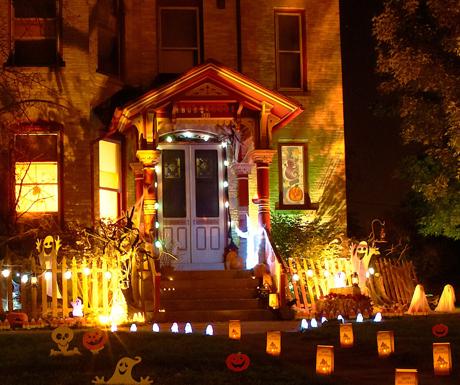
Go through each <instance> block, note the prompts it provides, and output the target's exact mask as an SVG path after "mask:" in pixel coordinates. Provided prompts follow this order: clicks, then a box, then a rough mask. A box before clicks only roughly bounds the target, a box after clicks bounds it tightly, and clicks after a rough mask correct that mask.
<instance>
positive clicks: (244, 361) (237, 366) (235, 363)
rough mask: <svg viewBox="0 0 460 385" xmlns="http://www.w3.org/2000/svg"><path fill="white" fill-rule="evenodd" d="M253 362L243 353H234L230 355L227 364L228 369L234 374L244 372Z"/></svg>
mask: <svg viewBox="0 0 460 385" xmlns="http://www.w3.org/2000/svg"><path fill="white" fill-rule="evenodd" d="M250 362H251V360H250V359H249V357H248V356H247V355H246V354H243V353H232V354H229V355H228V357H227V359H226V360H225V363H226V365H227V368H229V369H230V370H231V371H233V372H242V371H243V370H246V369H247V368H248V367H249V363H250Z"/></svg>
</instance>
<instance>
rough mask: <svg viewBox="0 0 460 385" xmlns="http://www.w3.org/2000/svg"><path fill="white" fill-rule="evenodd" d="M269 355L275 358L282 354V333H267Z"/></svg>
mask: <svg viewBox="0 0 460 385" xmlns="http://www.w3.org/2000/svg"><path fill="white" fill-rule="evenodd" d="M267 354H270V355H272V356H275V357H277V356H279V355H280V354H281V332H279V331H275V332H274V331H272V332H267Z"/></svg>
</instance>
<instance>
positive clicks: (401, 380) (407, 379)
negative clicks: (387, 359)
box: [395, 369, 418, 385]
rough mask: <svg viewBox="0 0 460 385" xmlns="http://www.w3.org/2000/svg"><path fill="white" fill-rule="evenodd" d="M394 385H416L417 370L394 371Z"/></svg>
mask: <svg viewBox="0 0 460 385" xmlns="http://www.w3.org/2000/svg"><path fill="white" fill-rule="evenodd" d="M395 385H418V375H417V369H396V372H395Z"/></svg>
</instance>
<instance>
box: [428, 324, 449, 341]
mask: <svg viewBox="0 0 460 385" xmlns="http://www.w3.org/2000/svg"><path fill="white" fill-rule="evenodd" d="M431 332H432V333H433V335H434V336H435V337H438V338H440V337H445V336H447V333H449V328H448V327H447V326H446V325H444V324H437V325H434V326H433V327H432V329H431Z"/></svg>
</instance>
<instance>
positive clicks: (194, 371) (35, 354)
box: [0, 314, 460, 385]
mask: <svg viewBox="0 0 460 385" xmlns="http://www.w3.org/2000/svg"><path fill="white" fill-rule="evenodd" d="M437 323H444V324H446V325H447V326H449V334H448V335H447V337H443V338H435V337H433V335H432V333H431V328H432V326H433V325H435V324H437ZM378 330H394V333H395V349H396V353H395V354H394V356H392V357H390V358H388V359H383V360H382V359H379V358H378V357H377V352H376V340H375V335H376V332H377V331H378ZM83 332H84V331H82V330H78V331H75V336H74V340H73V341H72V343H71V347H73V346H77V347H78V348H79V349H80V351H81V352H82V355H81V356H73V357H63V356H56V357H50V356H49V353H50V349H52V348H54V349H55V348H56V345H55V344H54V343H53V342H52V341H51V338H50V334H51V331H49V330H48V331H45V330H42V331H9V332H0V384H1V385H13V384H14V385H86V384H87V385H91V384H92V380H93V379H94V377H95V376H99V377H102V376H105V379H106V380H107V379H109V378H110V377H111V376H112V374H113V372H114V369H115V365H116V364H117V362H118V360H119V359H120V358H121V357H124V356H129V357H132V358H134V357H135V356H141V357H142V362H140V363H139V364H138V365H136V366H135V367H134V369H133V378H134V379H135V380H139V379H140V377H141V376H142V377H146V376H150V378H151V379H153V380H154V382H153V383H154V384H155V385H169V384H181V385H224V384H241V385H256V384H257V385H259V384H260V385H262V384H265V385H267V384H268V385H275V384H279V385H291V384H292V385H296V384H299V385H300V384H302V385H305V384H308V385H314V384H350V385H351V384H363V385H379V384H382V385H384V384H388V385H390V384H391V385H393V384H394V369H395V368H417V369H418V370H419V383H420V384H421V385H430V384H436V385H443V384H446V385H447V384H449V385H454V384H456V385H457V384H460V371H459V370H458V366H457V365H459V364H460V314H456V315H451V316H429V317H404V318H401V319H391V320H385V322H383V323H380V324H374V323H370V322H366V323H363V324H354V334H355V347H353V348H350V349H342V348H340V347H339V342H338V326H337V325H329V326H323V327H321V328H319V329H316V330H309V331H307V332H305V333H293V332H291V333H287V332H283V334H282V353H281V356H280V357H279V358H273V357H270V356H268V355H267V354H266V353H265V334H243V337H242V340H241V341H231V340H228V339H227V338H226V336H223V335H215V336H203V335H200V334H193V335H184V334H179V335H175V334H170V333H160V334H154V333H151V332H138V333H128V332H117V333H116V334H111V335H110V340H109V344H108V346H106V348H105V349H104V350H103V351H101V352H100V353H99V354H97V355H92V354H91V353H90V352H88V351H87V350H86V349H85V348H84V347H83V346H82V342H81V340H82V333H83ZM243 332H244V324H243ZM433 342H450V343H451V347H452V356H453V357H452V358H453V362H454V372H453V374H452V375H451V376H449V377H435V376H434V375H433V366H432V343H433ZM318 344H330V345H334V346H335V374H334V375H333V376H331V377H318V376H316V374H315V373H314V368H315V349H316V345H318ZM234 352H242V353H245V354H247V355H249V357H250V358H251V365H250V366H249V368H248V369H247V370H246V371H244V372H241V373H234V372H231V371H229V370H228V369H227V368H226V366H225V359H226V357H227V355H228V354H230V353H234Z"/></svg>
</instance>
